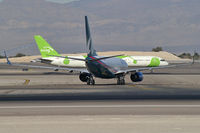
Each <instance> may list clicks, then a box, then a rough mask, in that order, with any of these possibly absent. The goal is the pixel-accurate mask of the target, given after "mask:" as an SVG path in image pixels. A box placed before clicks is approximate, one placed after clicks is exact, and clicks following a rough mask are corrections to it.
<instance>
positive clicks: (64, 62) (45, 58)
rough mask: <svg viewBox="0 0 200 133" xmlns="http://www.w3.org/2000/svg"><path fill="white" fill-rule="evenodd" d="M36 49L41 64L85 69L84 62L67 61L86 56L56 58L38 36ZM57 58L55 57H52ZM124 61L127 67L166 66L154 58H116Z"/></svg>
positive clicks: (55, 53)
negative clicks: (39, 55) (38, 52)
mask: <svg viewBox="0 0 200 133" xmlns="http://www.w3.org/2000/svg"><path fill="white" fill-rule="evenodd" d="M34 38H35V41H36V44H37V46H38V49H39V51H40V53H41V56H42V58H40V59H37V61H39V62H41V63H46V64H51V65H56V66H63V67H65V66H66V67H86V66H85V62H83V61H79V60H73V59H69V58H68V57H71V58H80V59H86V57H87V56H83V55H80V56H66V58H62V57H58V56H61V55H60V54H58V52H57V51H56V50H55V49H53V48H52V46H51V45H50V44H49V43H48V42H47V41H46V40H45V39H44V38H43V37H42V36H40V35H36V36H34ZM53 56H57V57H53ZM116 58H120V59H122V60H124V61H125V62H126V63H127V64H128V66H129V67H157V66H166V65H168V62H167V61H165V60H164V59H162V58H160V57H156V56H125V55H122V56H117V57H116Z"/></svg>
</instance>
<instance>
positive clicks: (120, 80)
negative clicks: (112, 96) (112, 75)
mask: <svg viewBox="0 0 200 133" xmlns="http://www.w3.org/2000/svg"><path fill="white" fill-rule="evenodd" d="M117 85H125V80H124V77H118V78H117Z"/></svg>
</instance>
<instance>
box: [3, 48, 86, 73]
mask: <svg viewBox="0 0 200 133" xmlns="http://www.w3.org/2000/svg"><path fill="white" fill-rule="evenodd" d="M4 53H5V57H6V60H7V64H8V65H10V66H17V67H26V68H40V69H52V70H65V71H69V72H81V73H83V72H86V73H88V70H87V69H83V68H80V69H79V68H67V67H53V66H52V67H51V66H36V65H26V64H17V63H11V62H10V60H9V59H8V57H7V55H6V52H5V51H4Z"/></svg>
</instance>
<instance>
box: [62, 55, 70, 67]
mask: <svg viewBox="0 0 200 133" xmlns="http://www.w3.org/2000/svg"><path fill="white" fill-rule="evenodd" d="M66 57H67V56H66ZM69 62H70V61H69V59H68V58H65V59H64V61H63V63H64V64H65V65H68V64H69Z"/></svg>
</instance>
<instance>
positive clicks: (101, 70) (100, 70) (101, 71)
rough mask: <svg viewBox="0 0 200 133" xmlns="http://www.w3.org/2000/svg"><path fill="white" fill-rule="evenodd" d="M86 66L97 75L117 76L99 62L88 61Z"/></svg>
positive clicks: (105, 76) (107, 77) (100, 76)
mask: <svg viewBox="0 0 200 133" xmlns="http://www.w3.org/2000/svg"><path fill="white" fill-rule="evenodd" d="M86 66H87V69H88V71H89V72H90V73H92V74H93V75H94V76H95V77H99V78H106V79H109V78H114V77H115V75H114V74H113V73H112V72H111V71H110V70H109V69H107V68H105V67H104V66H102V65H101V64H99V63H94V62H92V63H87V64H86Z"/></svg>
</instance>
